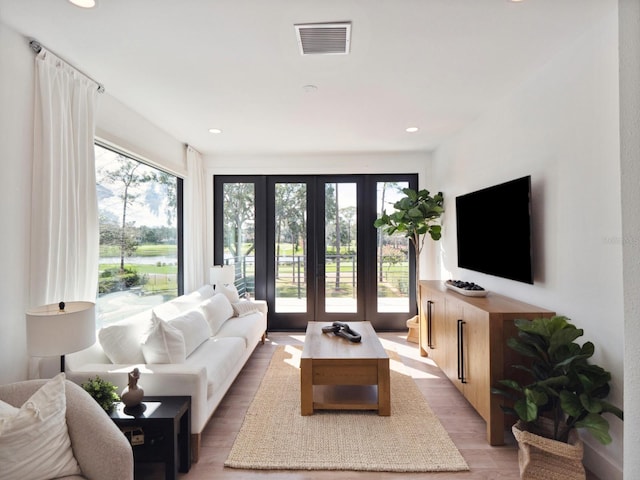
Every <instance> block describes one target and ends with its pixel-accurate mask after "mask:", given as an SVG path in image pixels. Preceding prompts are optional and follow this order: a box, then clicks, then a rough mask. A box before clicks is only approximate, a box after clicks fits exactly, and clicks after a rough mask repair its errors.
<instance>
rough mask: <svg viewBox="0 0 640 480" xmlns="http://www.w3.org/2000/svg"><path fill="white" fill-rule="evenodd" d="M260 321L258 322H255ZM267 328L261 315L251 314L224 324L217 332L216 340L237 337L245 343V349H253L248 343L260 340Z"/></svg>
mask: <svg viewBox="0 0 640 480" xmlns="http://www.w3.org/2000/svg"><path fill="white" fill-rule="evenodd" d="M256 319H260V320H256ZM266 328H267V325H266V320H265V319H264V317H263V316H262V314H261V313H252V314H250V315H245V316H244V317H233V318H231V319H230V320H229V321H228V322H225V323H224V325H223V326H222V328H220V330H219V331H218V333H217V335H216V338H227V337H239V338H242V339H243V340H244V342H245V347H254V346H255V345H250V344H249V342H254V341H255V339H256V338H260V337H261V336H262V335H263V334H264V332H265V330H266Z"/></svg>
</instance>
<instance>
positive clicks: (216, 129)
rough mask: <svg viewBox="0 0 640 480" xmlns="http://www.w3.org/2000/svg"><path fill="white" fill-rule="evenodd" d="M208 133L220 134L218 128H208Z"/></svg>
mask: <svg viewBox="0 0 640 480" xmlns="http://www.w3.org/2000/svg"><path fill="white" fill-rule="evenodd" d="M209 133H222V130H220V129H219V128H210V129H209Z"/></svg>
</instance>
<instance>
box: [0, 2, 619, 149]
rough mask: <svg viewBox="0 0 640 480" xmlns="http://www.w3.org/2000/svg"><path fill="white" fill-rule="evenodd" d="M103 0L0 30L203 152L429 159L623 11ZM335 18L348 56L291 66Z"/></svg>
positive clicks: (17, 11) (10, 5)
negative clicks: (299, 29) (306, 29)
mask: <svg viewBox="0 0 640 480" xmlns="http://www.w3.org/2000/svg"><path fill="white" fill-rule="evenodd" d="M97 1H98V6H97V8H94V9H92V10H85V9H80V8H78V7H74V6H72V5H71V4H70V3H68V1H67V0H0V21H2V23H4V24H6V25H9V26H11V27H12V28H14V29H15V30H17V31H18V32H20V33H22V34H24V35H25V37H28V38H35V39H37V40H38V41H39V42H41V43H42V44H43V46H45V47H46V48H48V49H50V50H51V51H53V52H54V53H56V54H58V55H59V56H61V57H63V58H64V59H65V60H67V61H68V62H69V63H71V64H73V65H74V66H75V67H76V68H78V69H80V70H81V71H83V72H85V73H86V74H88V75H89V76H91V77H93V78H94V79H95V80H97V81H98V82H100V83H102V84H103V85H104V86H105V88H106V90H107V92H108V94H110V95H113V96H114V97H116V98H117V99H118V100H120V101H121V102H122V103H124V104H125V105H127V106H129V107H130V108H132V109H133V110H135V111H137V112H138V113H140V114H142V115H143V116H144V117H146V118H148V119H149V120H151V121H152V122H153V123H155V124H156V125H157V126H159V127H160V128H162V129H163V130H165V131H166V132H168V133H169V134H170V135H172V136H173V137H175V138H176V139H177V140H179V141H181V142H184V143H188V144H190V145H192V146H193V147H194V148H196V149H197V150H199V151H200V152H202V153H203V154H216V153H220V154H222V153H224V154H233V153H243V154H249V153H269V154H271V153H286V152H356V151H357V152H371V151H422V150H431V149H433V148H435V147H436V146H437V145H438V144H439V142H441V141H442V139H443V138H444V137H445V136H447V135H450V134H452V133H454V132H455V131H457V130H458V129H460V128H461V127H463V126H464V125H465V124H467V123H469V122H472V121H473V120H474V119H475V118H477V117H478V116H479V115H481V114H482V112H483V111H485V110H486V109H487V108H490V107H491V105H493V104H494V103H495V102H497V101H498V100H499V99H500V98H501V97H503V96H505V95H506V94H508V93H509V92H510V91H512V90H513V89H514V88H516V87H517V86H518V85H519V84H520V83H521V82H523V81H524V80H525V79H526V78H527V77H529V76H530V75H532V73H533V72H535V71H536V70H538V69H540V68H541V67H542V66H543V65H544V63H545V62H546V61H547V60H548V59H549V58H551V57H552V56H553V55H555V54H556V53H558V52H559V51H560V50H561V49H563V48H564V47H565V46H566V45H567V44H569V43H571V42H574V41H576V40H577V39H579V36H580V35H581V34H582V33H584V32H585V31H586V30H587V29H588V28H589V27H590V26H591V25H593V24H594V23H595V22H597V21H598V19H599V18H601V17H602V16H604V15H608V14H615V9H616V5H617V2H616V1H615V0H525V1H523V2H519V3H512V2H510V1H508V0H97ZM333 21H351V22H352V38H351V53H350V54H349V55H327V56H317V55H315V56H302V55H300V53H299V49H298V46H297V43H296V35H295V29H294V24H296V23H310V22H333ZM576 81H579V79H576ZM305 85H315V86H317V90H316V91H315V92H313V93H307V92H306V91H305V89H304V88H303V87H304V86H305ZM409 126H417V127H419V128H420V130H419V131H418V132H417V133H413V134H409V133H406V132H405V128H406V127H409ZM211 127H216V128H221V129H222V130H223V133H222V134H220V135H212V134H210V133H209V132H208V129H209V128H211Z"/></svg>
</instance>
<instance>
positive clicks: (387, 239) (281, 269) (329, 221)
mask: <svg viewBox="0 0 640 480" xmlns="http://www.w3.org/2000/svg"><path fill="white" fill-rule="evenodd" d="M408 186H409V185H408V183H407V182H378V184H377V212H378V214H382V211H383V209H386V210H387V211H388V212H391V211H392V210H393V204H394V203H395V202H396V201H397V200H399V199H400V198H401V197H402V196H403V193H402V189H403V188H407V187H408ZM356 187H357V185H356V183H326V184H325V265H324V271H325V311H327V312H355V311H356V309H357V298H356V297H357V284H356V281H357V261H356V259H357V220H358V218H357V196H356V192H357V189H356ZM274 193H275V199H274V200H275V218H274V222H275V225H274V234H275V239H274V240H275V242H274V243H275V252H274V255H275V262H274V263H275V269H276V271H275V278H276V298H275V309H276V311H277V312H305V311H306V309H307V281H308V279H307V276H306V272H307V260H308V257H307V245H306V239H307V228H308V223H307V221H308V219H307V187H306V184H305V183H296V182H290V183H289V182H281V183H276V184H275V189H274ZM223 201H224V206H223V212H224V263H225V264H232V265H235V267H236V273H235V278H236V286H237V287H238V291H239V292H240V293H241V294H243V293H245V292H247V293H250V294H252V293H253V292H254V288H255V262H254V255H255V188H254V184H253V183H224V184H223ZM377 235H378V238H377V244H378V246H377V261H376V264H377V269H376V279H377V296H378V311H379V312H408V311H409V310H410V306H409V242H408V240H407V239H406V238H405V237H404V236H403V235H402V234H395V235H392V236H389V235H387V234H385V233H384V232H383V231H382V229H378V232H377Z"/></svg>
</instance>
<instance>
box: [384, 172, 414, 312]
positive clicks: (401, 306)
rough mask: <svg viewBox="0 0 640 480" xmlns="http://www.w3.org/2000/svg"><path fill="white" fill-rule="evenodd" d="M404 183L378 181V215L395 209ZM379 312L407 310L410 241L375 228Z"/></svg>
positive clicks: (406, 186)
mask: <svg viewBox="0 0 640 480" xmlns="http://www.w3.org/2000/svg"><path fill="white" fill-rule="evenodd" d="M408 187H409V184H408V183H407V182H378V185H377V191H378V201H377V205H378V210H377V211H378V215H382V212H383V210H385V209H386V211H387V213H389V214H390V213H392V212H394V211H395V209H394V208H393V204H394V203H395V202H397V201H398V200H399V199H400V198H402V197H403V196H404V194H403V193H402V189H403V188H408ZM376 270H377V275H376V282H377V292H378V312H408V311H409V240H408V239H407V238H406V237H405V236H404V235H403V234H401V233H395V234H393V235H391V236H390V235H387V234H386V233H384V232H383V231H382V229H381V228H379V229H378V254H377V269H376Z"/></svg>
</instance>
